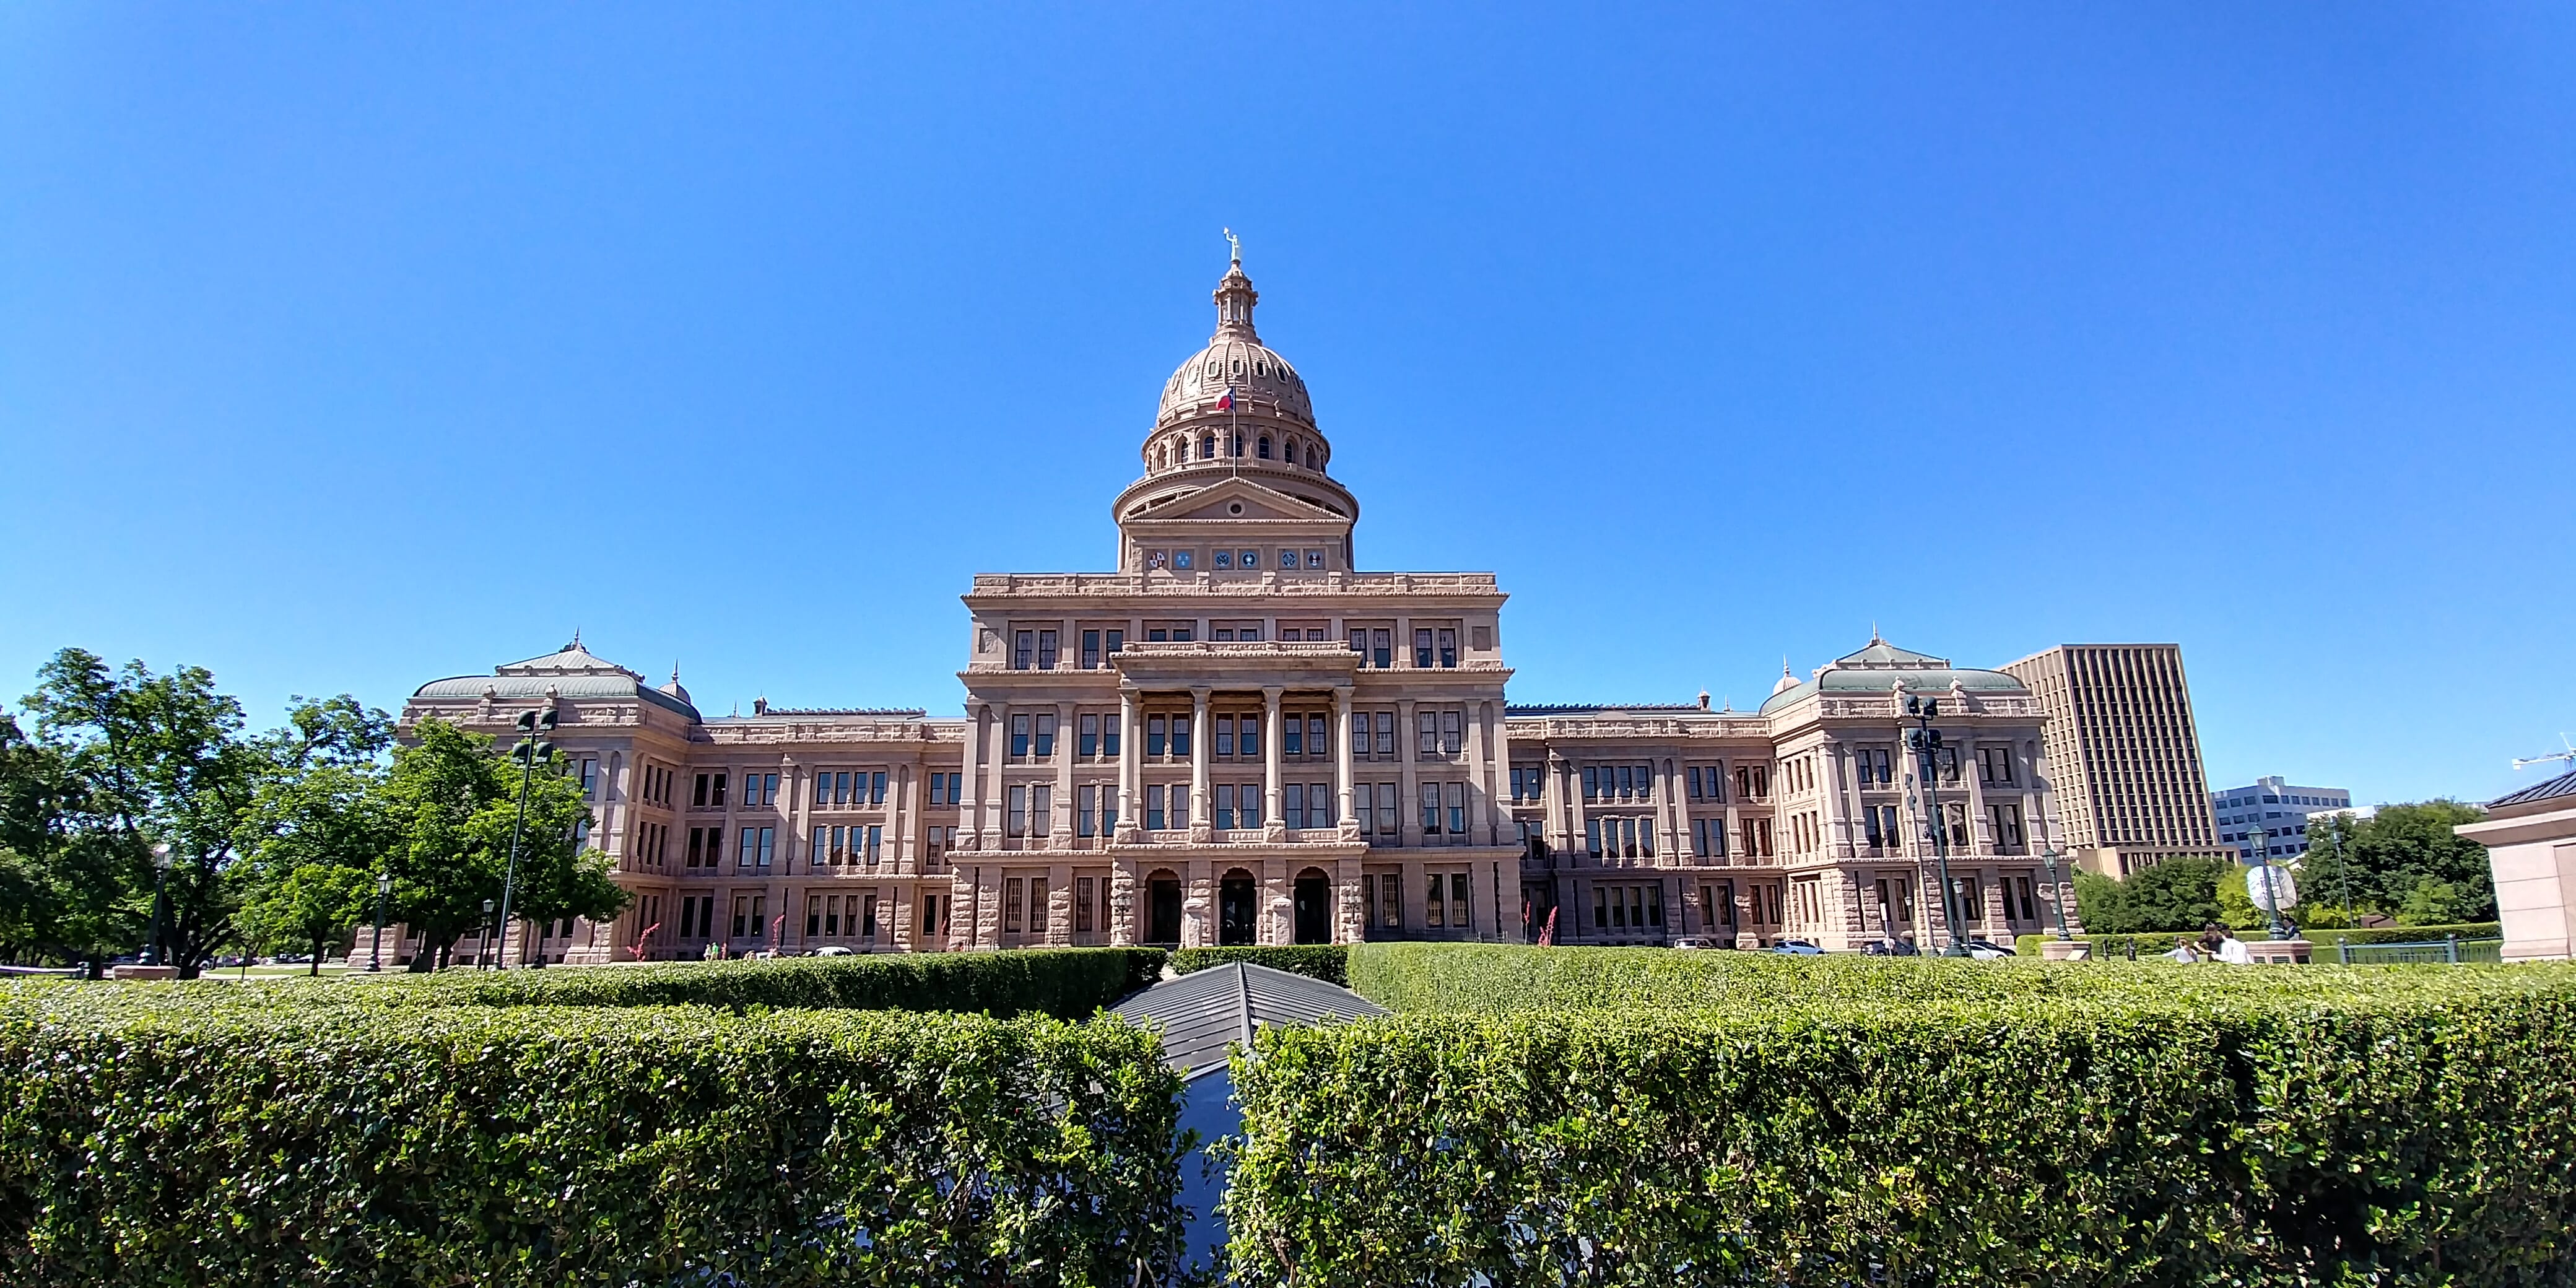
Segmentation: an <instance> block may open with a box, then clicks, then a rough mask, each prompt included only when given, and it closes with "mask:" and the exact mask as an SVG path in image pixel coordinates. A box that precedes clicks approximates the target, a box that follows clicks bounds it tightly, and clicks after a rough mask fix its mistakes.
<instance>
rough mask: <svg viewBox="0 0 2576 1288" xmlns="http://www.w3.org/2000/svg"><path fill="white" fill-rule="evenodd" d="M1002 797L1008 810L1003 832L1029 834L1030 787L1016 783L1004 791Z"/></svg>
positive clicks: (1010, 834)
mask: <svg viewBox="0 0 2576 1288" xmlns="http://www.w3.org/2000/svg"><path fill="white" fill-rule="evenodd" d="M1002 798H1003V800H1004V802H1005V811H1006V815H1005V818H1004V820H1003V831H1002V834H1003V835H1005V836H1027V835H1028V834H1029V789H1028V788H1027V787H1026V786H1025V785H1022V784H1017V783H1015V784H1013V785H1011V786H1010V787H1009V788H1007V789H1006V790H1005V791H1004V792H1003V794H1002Z"/></svg>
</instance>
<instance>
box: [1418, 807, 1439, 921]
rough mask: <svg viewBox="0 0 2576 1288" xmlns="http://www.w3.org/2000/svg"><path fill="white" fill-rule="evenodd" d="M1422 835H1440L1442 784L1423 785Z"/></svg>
mask: <svg viewBox="0 0 2576 1288" xmlns="http://www.w3.org/2000/svg"><path fill="white" fill-rule="evenodd" d="M1422 834H1423V835H1424V836H1426V837H1429V836H1438V835H1440V784H1438V783H1424V784H1422ZM1434 924H1437V923H1434Z"/></svg>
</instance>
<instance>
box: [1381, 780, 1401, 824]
mask: <svg viewBox="0 0 2576 1288" xmlns="http://www.w3.org/2000/svg"><path fill="white" fill-rule="evenodd" d="M1400 786H1402V784H1400V783H1379V784H1378V785H1377V834H1378V835H1380V836H1396V835H1398V834H1400V832H1401V831H1402V827H1401V824H1400V821H1399V820H1398V819H1397V818H1396V816H1395V793H1396V788H1398V787H1400Z"/></svg>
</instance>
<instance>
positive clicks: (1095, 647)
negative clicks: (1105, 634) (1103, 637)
mask: <svg viewBox="0 0 2576 1288" xmlns="http://www.w3.org/2000/svg"><path fill="white" fill-rule="evenodd" d="M1082 669H1083V670H1086V671H1097V670H1099V669H1100V632H1098V631H1084V632H1083V633H1082Z"/></svg>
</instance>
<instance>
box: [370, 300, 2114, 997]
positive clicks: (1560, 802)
mask: <svg viewBox="0 0 2576 1288" xmlns="http://www.w3.org/2000/svg"><path fill="white" fill-rule="evenodd" d="M1258 299H1259V295H1258V294H1257V293H1256V292H1255V291H1254V290H1253V287H1252V282H1251V280H1250V279H1249V278H1248V277H1246V276H1245V275H1244V272H1243V265H1242V262H1241V260H1240V259H1239V258H1238V259H1237V260H1236V261H1235V262H1234V264H1233V266H1232V268H1231V270H1230V271H1228V272H1227V273H1226V275H1225V277H1224V279H1223V280H1222V281H1220V282H1219V283H1218V284H1217V288H1216V292H1215V304H1216V332H1215V334H1214V336H1212V337H1211V338H1210V340H1209V342H1208V344H1207V345H1206V347H1205V348H1202V349H1200V350H1199V351H1198V352H1196V353H1193V354H1191V355H1190V356H1189V357H1188V358H1187V359H1185V360H1184V361H1182V363H1181V364H1180V366H1179V368H1178V369H1177V370H1175V371H1174V372H1173V373H1172V377H1171V379H1170V380H1169V381H1168V382H1166V383H1165V384H1164V386H1163V389H1162V401H1161V405H1160V407H1159V408H1158V409H1157V411H1156V413H1155V416H1154V423H1153V427H1152V429H1151V430H1150V431H1149V432H1147V433H1146V434H1145V435H1144V439H1143V442H1142V443H1141V445H1140V447H1139V450H1138V463H1139V466H1140V468H1141V473H1140V475H1139V477H1138V478H1137V479H1136V481H1135V482H1133V483H1131V484H1129V485H1128V486H1127V487H1126V489H1125V490H1124V491H1122V492H1120V493H1119V494H1118V497H1117V498H1116V500H1115V501H1114V502H1113V503H1112V506H1111V513H1112V517H1113V518H1114V519H1115V521H1116V523H1117V528H1118V558H1117V567H1116V568H1115V569H1113V570H1109V571H1103V572H1092V573H1045V574H1018V573H990V574H977V575H976V576H975V578H974V581H973V585H972V586H971V588H969V589H968V591H967V593H966V595H965V597H964V598H965V605H966V610H967V616H968V619H969V620H968V632H967V636H966V656H965V664H964V666H963V668H962V669H961V670H960V671H959V672H958V680H959V682H960V683H961V684H962V685H963V688H964V694H963V697H964V714H963V716H962V717H961V718H944V717H933V716H931V715H929V714H928V713H926V712H923V711H919V710H887V709H793V708H785V707H773V706H770V705H768V704H767V703H765V702H764V703H760V704H756V705H755V707H754V709H753V711H752V713H751V714H749V715H738V716H708V715H705V714H702V713H701V712H699V710H698V709H697V707H696V706H695V705H694V704H693V703H692V702H691V700H690V697H689V693H688V691H687V690H686V689H685V688H683V687H682V686H681V685H680V683H679V679H678V677H677V676H676V675H674V676H673V677H672V679H671V681H670V682H669V683H666V684H662V685H659V686H656V685H654V684H652V683H651V682H650V681H649V680H648V679H646V678H645V677H643V676H641V675H639V674H637V673H636V672H634V671H631V670H628V669H626V668H625V667H622V666H619V665H616V664H614V663H612V662H609V661H606V660H603V659H601V658H599V657H597V656H595V655H593V654H592V653H590V652H589V651H588V650H587V649H585V648H584V647H582V646H581V644H580V642H579V641H578V640H576V641H575V642H574V643H572V644H571V645H569V646H567V647H566V648H564V649H563V650H562V651H560V652H557V653H554V654H551V655H548V656H544V657H538V658H533V659H530V660H528V661H524V662H516V663H511V664H508V665H504V666H500V667H497V668H495V670H494V671H493V673H491V674H488V675H471V676H463V677H458V678H453V679H444V680H437V681H433V682H431V683H429V684H426V685H423V686H421V688H420V689H419V691H418V692H416V693H414V694H413V695H412V697H411V698H410V700H409V701H408V702H407V703H406V704H405V706H404V708H403V712H402V720H401V726H402V729H403V731H404V732H405V733H406V734H409V733H410V731H411V730H413V729H414V728H416V727H417V725H418V723H419V722H420V721H421V720H423V719H428V718H432V717H435V718H437V719H440V720H445V721H449V722H453V723H456V724H459V725H462V726H464V727H467V728H470V729H474V730H477V731H479V732H485V733H492V734H498V735H504V736H507V735H509V734H510V733H511V726H512V723H513V721H515V720H516V719H517V717H518V716H519V714H520V713H521V712H523V711H527V710H529V709H530V708H532V707H537V706H550V707H551V708H552V709H553V710H554V711H555V712H556V713H557V716H558V719H559V722H560V723H559V726H558V729H557V733H556V742H557V744H558V745H559V746H561V747H563V748H564V749H565V751H566V752H567V753H568V754H569V755H570V756H571V757H572V758H573V760H574V763H575V765H576V767H577V769H578V771H579V772H580V774H581V775H582V778H583V780H584V782H585V784H586V785H587V787H588V790H589V792H590V796H591V801H592V812H593V824H592V830H591V832H590V834H589V839H590V842H591V843H592V844H593V845H596V846H597V847H599V848H600V849H602V850H603V851H604V852H605V853H606V854H607V855H608V856H609V857H610V859H611V860H612V861H613V863H614V864H615V868H616V872H617V879H618V881H619V883H620V884H621V885H623V886H624V887H625V888H626V889H627V890H628V891H630V892H631V893H632V895H633V899H632V902H631V903H630V905H629V906H628V908H627V910H626V912H625V913H624V914H622V915H621V916H620V917H618V918H617V919H615V920H614V921H613V922H604V923H600V924H596V925H594V924H592V923H590V922H588V921H575V922H572V923H570V924H564V923H557V924H553V925H546V926H539V927H532V928H527V929H528V931H529V933H528V934H525V935H521V934H518V933H515V932H514V933H513V935H512V938H511V940H510V942H509V943H508V944H507V945H506V948H505V952H506V955H507V956H509V957H511V958H513V959H515V960H533V959H538V958H542V959H544V960H549V961H562V962H576V963H577V962H608V961H626V960H632V959H637V958H641V959H646V960H657V959H668V958H673V957H682V958H694V957H697V956H700V955H702V954H705V953H706V952H708V951H709V950H710V947H711V946H721V948H722V950H723V951H726V952H729V953H735V954H739V953H743V952H749V951H756V950H762V949H775V950H777V951H781V952H790V953H793V952H810V951H813V950H816V949H819V948H825V947H833V946H838V947H845V948H848V949H850V950H852V951H861V952H867V951H875V952H929V951H958V950H969V949H984V948H1015V947H1030V946H1041V945H1093V944H1097V945H1124V944H1168V945H1181V946H1199V945H1232V944H1323V943H1351V942H1357V941H1363V940H1388V939H1405V940H1423V939H1431V940H1438V939H1448V940H1497V941H1500V940H1508V941H1528V940H1535V939H1537V938H1539V937H1540V936H1541V935H1542V934H1546V935H1549V936H1551V937H1552V939H1553V941H1554V942H1558V943H1569V944H1572V943H1597V944H1661V943H1667V942H1670V941H1671V940H1673V939H1675V938H1678V937H1682V936H1695V937H1703V938H1707V939H1712V940H1715V941H1717V942H1720V943H1727V944H1733V945H1735V946H1739V947H1757V946H1763V945H1768V944H1772V943H1775V942H1777V941H1780V940H1783V939H1799V940H1804V941H1807V942H1810V943H1813V944H1816V945H1819V946H1821V947H1823V948H1826V949H1829V950H1830V949H1853V948H1858V947H1860V946H1861V945H1863V944H1864V943H1867V942H1870V941H1874V940H1882V939H1891V938H1893V939H1905V940H1913V941H1916V942H1919V943H1922V944H1924V945H1926V946H1930V945H1934V944H1937V943H1940V942H1943V941H1944V940H1946V938H1947V936H1948V933H1949V931H1948V928H1947V926H1946V925H1945V919H1946V918H1947V917H1949V916H1953V915H1955V917H1956V918H1957V920H1958V921H1959V923H1960V924H1959V930H1960V932H1961V934H1962V935H1963V936H1966V935H1977V936H1984V937H1988V938H1994V939H1999V940H2001V939H2005V938H2006V937H2007V936H2009V935H2012V934H2015V933H2021V932H2033V931H2038V930H2040V929H2042V928H2043V924H2044V923H2046V924H2049V925H2053V920H2052V919H2053V918H2054V916H2055V903H2054V902H2053V900H2054V897H2055V894H2056V892H2055V891H2054V890H2052V888H2051V886H2050V882H2049V879H2048V876H2047V873H2046V871H2045V870H2044V869H2043V868H2042V866H2041V863H2040V860H2039V858H2038V857H2037V856H2038V855H2039V853H2040V851H2041V848H2042V847H2043V846H2045V845H2047V844H2049V843H2050V842H2051V841H2052V840H2054V839H2057V834H2055V833H2054V832H2053V831H2052V829H2053V827H2054V826H2055V807H2054V804H2053V798H2052V794H2051V790H2050V779H2049V774H2048V768H2047V765H2046V763H2045V762H2044V760H2043V757H2042V731H2043V724H2044V721H2045V719H2046V717H2045V716H2044V714H2043V712H2042V710H2041V708H2040V706H2039V704H2038V702H2037V701H2036V700H2035V698H2034V697H2033V695H2032V693H2031V691H2030V690H2029V689H2027V688H2025V687H2024V685H2023V684H2022V682H2021V681H2019V680H2016V679H2015V678H2014V677H2013V676H2011V675H2007V674H2005V673H2003V672H2001V671H1994V670H1978V669H1969V668H1961V667H1954V666H1952V665H1951V664H1950V663H1949V662H1948V661H1947V660H1945V659H1942V658H1938V657H1932V656H1927V655H1925V654H1921V653H1915V652H1910V651H1908V650H1905V649H1901V648H1897V647H1895V646H1894V645H1891V644H1888V643H1886V642H1885V641H1883V640H1877V639H1873V640H1871V641H1869V642H1868V644H1867V645H1866V646H1864V647H1862V648H1860V649H1859V650H1858V651H1856V652H1853V653H1852V654H1850V655H1849V656H1846V657H1843V658H1841V659H1838V660H1836V661H1834V662H1832V663H1830V664H1828V665H1826V666H1824V667H1822V668H1819V669H1818V670H1816V671H1815V672H1814V673H1813V674H1812V675H1811V676H1809V677H1808V678H1806V679H1803V680H1802V679H1799V678H1798V677H1796V676H1794V675H1791V674H1787V673H1785V672H1784V674H1783V675H1782V676H1781V677H1780V679H1779V682H1778V684H1777V686H1776V687H1775V688H1774V690H1773V692H1772V694H1771V696H1770V698H1769V700H1768V701H1766V702H1764V703H1763V704H1762V706H1761V709H1760V710H1758V711H1752V712H1736V711H1728V710H1711V709H1710V705H1709V701H1708V698H1707V696H1706V695H1705V694H1702V695H1700V696H1699V698H1698V700H1697V701H1696V702H1684V703H1679V704H1674V705H1669V706H1660V705H1658V706H1629V707H1596V706H1580V705H1576V706H1544V707H1538V706H1514V705H1511V704H1510V702H1509V700H1508V698H1507V696H1506V689H1507V687H1508V684H1509V681H1510V679H1511V676H1512V671H1511V668H1510V667H1509V666H1508V665H1507V664H1506V663H1505V661H1504V655H1503V630H1502V626H1503V623H1502V607H1503V601H1504V598H1505V596H1504V593H1503V591H1502V589H1501V588H1500V586H1499V585H1498V584H1497V582H1496V580H1495V577H1494V575H1493V574H1492V573H1483V572H1471V573H1462V572H1390V571H1377V570H1371V569H1364V568H1363V567H1361V566H1360V564H1359V561H1358V559H1357V557H1356V555H1355V554H1354V548H1353V545H1352V537H1353V533H1354V530H1355V528H1356V526H1357V522H1358V518H1359V502H1358V499H1357V498H1356V497H1354V496H1352V495H1351V493H1350V491H1349V490H1348V489H1347V488H1345V487H1344V486H1343V485H1342V484H1341V483H1340V482H1339V481H1338V480H1336V478H1335V477H1334V473H1333V458H1334V451H1335V446H1334V444H1333V441H1332V439H1331V438H1330V437H1329V436H1328V435H1327V434H1326V433H1325V432H1324V430H1323V427H1322V425H1321V423H1320V422H1319V421H1318V420H1317V418H1316V415H1315V407H1314V402H1313V400H1312V397H1311V395H1310V392H1309V390H1308V388H1307V385H1306V381H1305V379H1304V377H1302V376H1301V375H1300V374H1299V373H1298V371H1297V369H1296V368H1295V367H1294V366H1293V365H1291V364H1290V363H1289V362H1288V360H1287V359H1285V358H1283V357H1281V356H1280V355H1279V353H1278V352H1277V351H1275V350H1273V349H1271V348H1270V347H1268V346H1267V345H1266V344H1264V343H1263V341H1262V339H1261V336H1260V334H1259V333H1258V332H1257V331H1256V330H1255V329H1254V326H1253V307H1254V305H1255V303H1256V302H1257V301H1258ZM1362 450H1365V449H1364V447H1363V448H1362ZM1909 694H1910V695H1920V696H1925V697H1933V698H1937V699H1938V700H1939V703H1940V707H1941V716H1940V719H1939V721H1938V726H1939V728H1940V730H1941V732H1942V735H1943V739H1944V747H1943V749H1942V751H1941V752H1940V753H1939V757H1938V759H1937V762H1936V766H1935V769H1934V772H1933V774H1932V780H1933V781H1931V782H1930V783H1927V784H1918V783H1916V782H1915V781H1914V779H1915V777H1916V774H1915V769H1916V763H1917V762H1915V761H1914V760H1913V759H1912V758H1911V757H1910V756H1909V755H1908V754H1907V753H1906V752H1905V750H1904V748H1903V744H1902V741H1901V739H1902V729H1901V725H1902V724H1903V719H1902V699H1903V698H1904V697H1905V696H1906V695H1909ZM1936 828H1937V829H1939V833H1940V836H1939V839H1940V840H1941V841H1942V842H1943V843H1944V848H1945V851H1946V853H1945V855H1944V856H1943V857H1946V859H1947V864H1948V870H1949V874H1950V880H1951V885H1952V890H1951V893H1952V898H1951V899H1950V900H1949V901H1947V904H1948V906H1949V907H1951V908H1955V909H1956V912H1955V913H1949V912H1946V911H1945V901H1944V900H1942V899H1941V898H1940V897H1939V891H1940V878H1939V875H1938V873H1939V871H1940V866H1939V864H1938V863H1937V862H1936V855H1935V853H1934V848H1933V842H1934V839H1935V837H1934V833H1933V829H1936ZM2070 905H2071V901H2070ZM2069 911H2070V913H2071V911H2072V909H2071V906H2070V908H2069ZM406 947H407V948H408V947H410V945H409V944H407V945H406Z"/></svg>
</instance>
